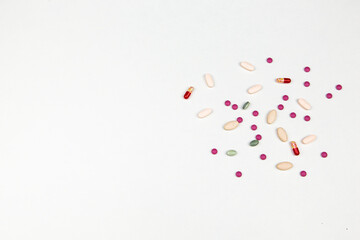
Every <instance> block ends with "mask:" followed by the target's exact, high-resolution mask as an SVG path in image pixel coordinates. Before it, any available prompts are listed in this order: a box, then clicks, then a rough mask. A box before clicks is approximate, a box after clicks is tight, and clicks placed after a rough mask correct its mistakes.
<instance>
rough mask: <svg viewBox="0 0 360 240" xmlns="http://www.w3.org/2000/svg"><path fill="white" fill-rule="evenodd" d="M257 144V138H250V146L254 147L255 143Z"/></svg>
mask: <svg viewBox="0 0 360 240" xmlns="http://www.w3.org/2000/svg"><path fill="white" fill-rule="evenodd" d="M258 144H259V140H252V141H251V142H250V146H252V147H255V146H256V145H258Z"/></svg>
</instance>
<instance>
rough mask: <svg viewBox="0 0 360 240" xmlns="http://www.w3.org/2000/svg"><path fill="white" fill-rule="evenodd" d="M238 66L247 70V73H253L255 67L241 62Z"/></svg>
mask: <svg viewBox="0 0 360 240" xmlns="http://www.w3.org/2000/svg"><path fill="white" fill-rule="evenodd" d="M240 66H241V67H243V68H244V69H246V70H248V71H254V70H255V67H254V65H252V64H250V63H248V62H241V63H240Z"/></svg>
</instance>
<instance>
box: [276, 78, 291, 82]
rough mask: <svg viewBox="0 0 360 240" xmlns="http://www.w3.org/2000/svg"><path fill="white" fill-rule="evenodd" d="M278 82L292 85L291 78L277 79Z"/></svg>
mask: <svg viewBox="0 0 360 240" xmlns="http://www.w3.org/2000/svg"><path fill="white" fill-rule="evenodd" d="M276 82H278V83H291V79H290V78H277V79H276Z"/></svg>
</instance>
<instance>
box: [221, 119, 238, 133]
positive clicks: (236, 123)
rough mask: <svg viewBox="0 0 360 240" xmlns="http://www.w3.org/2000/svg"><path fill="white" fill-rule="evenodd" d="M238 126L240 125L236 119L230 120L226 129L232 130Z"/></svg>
mask: <svg viewBox="0 0 360 240" xmlns="http://www.w3.org/2000/svg"><path fill="white" fill-rule="evenodd" d="M238 126H239V122H238V121H236V120H235V121H230V122H227V123H225V125H224V129H225V130H227V131H230V130H234V129H235V128H237V127H238Z"/></svg>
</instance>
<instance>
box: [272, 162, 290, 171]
mask: <svg viewBox="0 0 360 240" xmlns="http://www.w3.org/2000/svg"><path fill="white" fill-rule="evenodd" d="M293 166H294V165H293V164H292V163H291V162H281V163H278V164H276V168H277V169H279V170H281V171H286V170H289V169H290V168H292V167H293Z"/></svg>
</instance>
